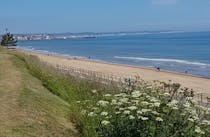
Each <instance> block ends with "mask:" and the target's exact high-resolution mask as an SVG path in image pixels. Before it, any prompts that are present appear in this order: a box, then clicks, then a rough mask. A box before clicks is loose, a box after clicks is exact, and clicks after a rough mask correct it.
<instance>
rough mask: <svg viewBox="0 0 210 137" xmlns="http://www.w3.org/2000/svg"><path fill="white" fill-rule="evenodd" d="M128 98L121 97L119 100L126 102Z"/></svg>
mask: <svg viewBox="0 0 210 137" xmlns="http://www.w3.org/2000/svg"><path fill="white" fill-rule="evenodd" d="M128 100H129V99H128V98H121V99H119V101H120V102H122V103H127V102H128Z"/></svg>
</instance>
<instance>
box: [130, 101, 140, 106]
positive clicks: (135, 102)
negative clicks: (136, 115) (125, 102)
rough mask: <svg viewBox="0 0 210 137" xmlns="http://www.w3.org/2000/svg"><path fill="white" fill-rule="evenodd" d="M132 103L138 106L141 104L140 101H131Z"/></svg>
mask: <svg viewBox="0 0 210 137" xmlns="http://www.w3.org/2000/svg"><path fill="white" fill-rule="evenodd" d="M131 102H132V103H134V104H136V105H138V104H139V100H131Z"/></svg>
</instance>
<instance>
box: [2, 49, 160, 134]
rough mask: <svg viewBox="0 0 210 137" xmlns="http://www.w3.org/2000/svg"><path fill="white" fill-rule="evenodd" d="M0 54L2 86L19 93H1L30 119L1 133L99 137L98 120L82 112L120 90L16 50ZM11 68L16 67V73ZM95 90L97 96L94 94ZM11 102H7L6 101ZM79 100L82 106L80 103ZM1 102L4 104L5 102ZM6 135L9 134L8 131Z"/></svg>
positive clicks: (14, 68) (141, 86) (4, 51)
mask: <svg viewBox="0 0 210 137" xmlns="http://www.w3.org/2000/svg"><path fill="white" fill-rule="evenodd" d="M0 53H1V56H2V57H3V58H0V63H1V62H3V63H1V64H0V65H1V66H3V68H4V71H1V73H0V74H1V75H0V79H2V81H0V83H1V85H4V88H6V89H8V90H11V89H10V88H13V86H14V84H15V85H16V86H15V90H14V89H13V90H14V91H16V92H15V95H13V94H12V95H9V93H10V92H8V91H7V90H6V91H5V90H4V91H3V88H2V89H0V91H1V90H2V93H1V92H0V93H1V94H4V95H5V96H8V95H9V96H8V97H7V98H6V99H7V101H9V100H12V99H11V98H15V99H16V100H17V104H18V107H17V108H18V109H21V112H22V113H23V112H24V113H23V114H22V113H21V115H23V116H25V118H26V120H25V121H24V120H23V121H21V122H22V123H21V122H20V121H14V123H15V124H17V126H15V128H11V127H12V125H11V124H10V123H9V128H8V127H7V126H0V130H2V131H4V130H6V129H11V130H9V133H10V134H11V135H15V137H16V136H18V135H19V136H59V137H60V136H87V137H94V136H97V134H96V128H97V126H98V123H97V120H94V119H93V120H90V119H87V117H85V116H84V115H83V114H81V111H82V110H84V109H91V107H95V104H96V103H97V101H98V100H101V99H104V98H103V95H104V94H106V93H111V94H115V93H119V92H120V90H119V89H118V88H116V87H114V86H111V85H109V86H108V85H103V84H101V83H100V82H96V81H91V80H85V79H81V78H77V77H73V76H69V75H65V74H63V73H60V72H59V71H57V70H56V69H55V68H53V67H51V66H49V65H46V64H44V63H42V62H41V61H40V60H39V59H38V58H36V57H35V56H30V55H25V54H23V53H20V52H14V51H13V52H8V51H7V50H3V51H0ZM1 56H0V57H1ZM5 60H6V61H5ZM7 62H10V65H9V66H6V65H5V64H8V63H7ZM7 68H12V70H10V69H7ZM1 69H2V68H1ZM5 71H6V72H5ZM11 72H13V73H11ZM4 75H5V76H4ZM11 81H12V82H11ZM2 83H4V84H2ZM11 83H12V84H11ZM7 84H9V85H7ZM5 85H7V86H5ZM144 86H145V85H144V84H143V83H142V85H141V84H140V85H139V87H138V86H137V87H138V88H140V89H141V90H143V91H147V90H148V89H147V88H146V87H147V86H148V85H147V86H146V87H145V88H146V89H145V88H143V87H144ZM0 87H1V86H0ZM156 88H157V87H156ZM95 89H96V90H97V93H93V92H92V90H95ZM17 91H19V92H17ZM158 91H159V89H158ZM160 91H162V90H160ZM16 95H18V96H16ZM7 101H6V100H5V102H7ZM78 101H81V102H82V103H78ZM5 102H3V103H5ZM0 103H1V104H2V102H0ZM13 103H14V102H13ZM6 105H10V104H6ZM14 108H15V107H14ZM15 109H16V108H15ZM14 112H16V110H15V111H14ZM8 113H9V111H8ZM25 113H26V114H25ZM12 114H13V110H12ZM0 116H1V111H0ZM13 117H14V118H15V120H16V119H18V116H16V115H13ZM0 120H1V117H0ZM0 122H1V121H0ZM19 123H21V124H19ZM125 126H127V125H125ZM3 135H8V134H7V132H5V134H3ZM0 136H1V132H0Z"/></svg>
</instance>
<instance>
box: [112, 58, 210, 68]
mask: <svg viewBox="0 0 210 137" xmlns="http://www.w3.org/2000/svg"><path fill="white" fill-rule="evenodd" d="M114 58H117V59H127V60H141V61H157V62H176V63H181V64H187V65H198V66H210V64H206V63H201V62H194V61H187V60H179V59H162V58H141V57H121V56H114Z"/></svg>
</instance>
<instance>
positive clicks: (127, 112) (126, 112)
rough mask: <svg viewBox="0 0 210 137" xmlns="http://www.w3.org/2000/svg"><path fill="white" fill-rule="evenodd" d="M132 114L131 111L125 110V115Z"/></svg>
mask: <svg viewBox="0 0 210 137" xmlns="http://www.w3.org/2000/svg"><path fill="white" fill-rule="evenodd" d="M130 113H131V112H130V111H129V110H125V111H124V112H123V114H126V115H129V114H130Z"/></svg>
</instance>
